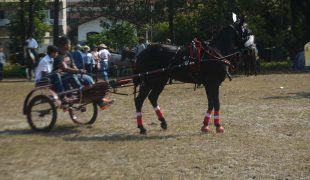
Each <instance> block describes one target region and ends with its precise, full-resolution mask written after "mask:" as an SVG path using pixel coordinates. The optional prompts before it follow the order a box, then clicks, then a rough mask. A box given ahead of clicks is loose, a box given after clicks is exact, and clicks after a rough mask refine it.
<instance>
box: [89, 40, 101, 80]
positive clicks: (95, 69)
mask: <svg viewBox="0 0 310 180" xmlns="http://www.w3.org/2000/svg"><path fill="white" fill-rule="evenodd" d="M91 54H92V56H93V59H94V60H95V64H94V65H93V78H94V79H95V82H98V72H99V69H100V57H99V52H98V47H97V46H96V45H94V46H93V47H92V52H91Z"/></svg>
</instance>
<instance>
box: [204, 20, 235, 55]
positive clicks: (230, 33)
mask: <svg viewBox="0 0 310 180" xmlns="http://www.w3.org/2000/svg"><path fill="white" fill-rule="evenodd" d="M236 32H238V31H237V29H236V27H235V26H234V25H229V26H226V27H225V28H223V29H222V30H221V31H220V32H219V33H218V34H217V35H216V36H215V38H213V39H212V40H211V41H210V46H211V47H212V48H215V49H217V50H218V51H220V53H221V54H222V55H226V54H228V53H231V51H229V49H231V47H229V46H230V45H231V44H227V42H228V41H229V40H231V41H230V42H234V39H235V34H236Z"/></svg>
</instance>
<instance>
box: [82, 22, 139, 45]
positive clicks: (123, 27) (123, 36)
mask: <svg viewBox="0 0 310 180" xmlns="http://www.w3.org/2000/svg"><path fill="white" fill-rule="evenodd" d="M136 42H137V37H136V28H135V27H134V26H133V25H132V24H130V23H129V22H127V21H122V22H118V23H113V24H112V25H111V26H109V27H105V28H104V29H103V31H102V32H101V33H99V34H94V35H91V36H90V37H89V38H88V40H87V44H90V45H95V44H96V45H99V44H101V43H106V45H108V46H109V47H113V48H115V49H114V50H115V51H118V50H122V49H123V48H126V47H128V48H131V47H133V46H134V45H135V43H136Z"/></svg>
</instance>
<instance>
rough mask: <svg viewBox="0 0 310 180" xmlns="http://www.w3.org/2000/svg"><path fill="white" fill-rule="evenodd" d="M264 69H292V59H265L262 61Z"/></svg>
mask: <svg viewBox="0 0 310 180" xmlns="http://www.w3.org/2000/svg"><path fill="white" fill-rule="evenodd" d="M260 65H261V70H262V71H269V70H270V71H278V70H291V69H292V63H291V62H290V61H268V62H267V61H264V60H262V61H261V62H260Z"/></svg>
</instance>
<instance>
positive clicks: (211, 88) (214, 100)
mask: <svg viewBox="0 0 310 180" xmlns="http://www.w3.org/2000/svg"><path fill="white" fill-rule="evenodd" d="M205 90H206V93H207V97H208V110H207V112H206V114H205V118H204V121H203V126H202V127H201V131H202V132H209V123H210V119H211V114H212V110H213V109H214V125H215V127H216V132H218V133H223V132H224V128H223V127H222V126H221V124H220V113H219V112H220V111H219V110H220V100H219V84H218V83H214V84H208V87H207V86H206V85H205Z"/></svg>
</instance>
